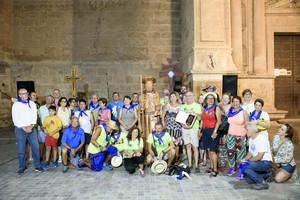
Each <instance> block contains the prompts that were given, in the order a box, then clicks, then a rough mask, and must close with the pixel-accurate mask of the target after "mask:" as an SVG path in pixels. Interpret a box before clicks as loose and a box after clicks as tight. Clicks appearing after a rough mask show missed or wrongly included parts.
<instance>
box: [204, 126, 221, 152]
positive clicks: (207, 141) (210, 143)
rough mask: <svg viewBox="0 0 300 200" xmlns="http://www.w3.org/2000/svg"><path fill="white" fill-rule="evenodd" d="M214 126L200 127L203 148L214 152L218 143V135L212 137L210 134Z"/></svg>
mask: <svg viewBox="0 0 300 200" xmlns="http://www.w3.org/2000/svg"><path fill="white" fill-rule="evenodd" d="M214 129H215V128H202V141H203V147H204V149H205V150H206V149H209V150H210V151H211V152H216V151H217V147H218V143H219V136H218V135H217V137H216V138H215V139H212V138H211V136H212V134H213V132H214Z"/></svg>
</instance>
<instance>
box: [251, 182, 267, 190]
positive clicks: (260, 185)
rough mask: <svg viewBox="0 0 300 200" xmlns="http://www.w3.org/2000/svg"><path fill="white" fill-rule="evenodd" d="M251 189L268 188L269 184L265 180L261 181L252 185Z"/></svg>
mask: <svg viewBox="0 0 300 200" xmlns="http://www.w3.org/2000/svg"><path fill="white" fill-rule="evenodd" d="M252 189H254V190H267V189H269V184H268V183H267V182H265V181H263V182H262V183H257V184H255V185H253V187H252Z"/></svg>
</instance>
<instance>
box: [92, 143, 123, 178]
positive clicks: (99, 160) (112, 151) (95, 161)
mask: <svg viewBox="0 0 300 200" xmlns="http://www.w3.org/2000/svg"><path fill="white" fill-rule="evenodd" d="M117 154H118V149H117V148H116V147H114V146H107V149H106V150H105V151H103V152H99V153H97V154H92V153H89V157H90V158H91V157H92V156H94V157H92V158H91V161H92V163H91V168H92V170H94V171H97V172H99V171H101V170H102V167H103V162H104V159H105V157H106V156H107V155H109V156H115V155H117Z"/></svg>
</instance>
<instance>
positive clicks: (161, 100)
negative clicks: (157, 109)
mask: <svg viewBox="0 0 300 200" xmlns="http://www.w3.org/2000/svg"><path fill="white" fill-rule="evenodd" d="M159 101H160V104H161V105H162V106H164V105H165V98H163V97H162V98H160V100H159Z"/></svg>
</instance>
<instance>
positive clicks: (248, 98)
mask: <svg viewBox="0 0 300 200" xmlns="http://www.w3.org/2000/svg"><path fill="white" fill-rule="evenodd" d="M242 95H243V98H244V101H243V103H242V108H243V109H244V110H246V111H247V113H248V114H249V115H250V113H252V112H253V111H254V110H255V108H254V103H253V101H252V92H251V90H250V89H245V90H244V91H243V93H242Z"/></svg>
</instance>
